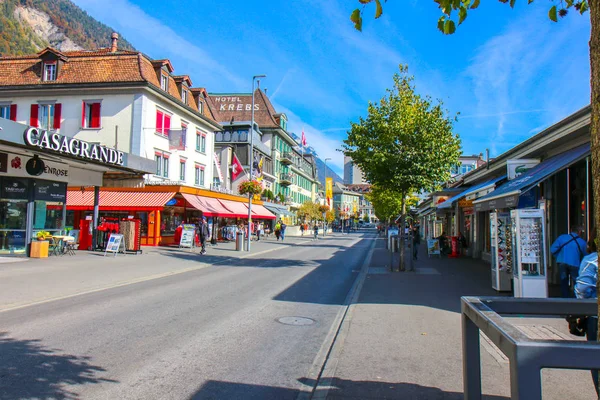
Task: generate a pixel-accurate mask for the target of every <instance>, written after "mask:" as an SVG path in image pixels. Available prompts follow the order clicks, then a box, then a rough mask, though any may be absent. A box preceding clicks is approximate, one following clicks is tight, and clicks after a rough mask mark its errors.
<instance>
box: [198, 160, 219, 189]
mask: <svg viewBox="0 0 600 400" xmlns="http://www.w3.org/2000/svg"><path fill="white" fill-rule="evenodd" d="M217 181H218V178H217ZM194 184H196V185H198V186H204V166H203V165H200V164H196V166H195V169H194ZM217 186H218V185H217Z"/></svg>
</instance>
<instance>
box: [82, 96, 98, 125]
mask: <svg viewBox="0 0 600 400" xmlns="http://www.w3.org/2000/svg"><path fill="white" fill-rule="evenodd" d="M81 127H82V128H96V129H98V128H100V103H99V102H92V101H89V102H88V101H84V102H83V110H82V112H81Z"/></svg>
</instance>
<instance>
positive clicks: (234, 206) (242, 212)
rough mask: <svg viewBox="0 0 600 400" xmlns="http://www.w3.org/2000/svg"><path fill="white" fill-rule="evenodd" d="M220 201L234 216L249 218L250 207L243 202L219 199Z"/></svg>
mask: <svg viewBox="0 0 600 400" xmlns="http://www.w3.org/2000/svg"><path fill="white" fill-rule="evenodd" d="M219 202H220V203H221V204H222V205H223V206H225V208H226V209H228V210H229V211H230V212H231V214H232V215H231V216H232V217H237V218H248V207H246V205H245V204H244V203H242V202H239V201H232V200H223V199H219Z"/></svg>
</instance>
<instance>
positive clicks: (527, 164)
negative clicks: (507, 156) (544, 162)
mask: <svg viewBox="0 0 600 400" xmlns="http://www.w3.org/2000/svg"><path fill="white" fill-rule="evenodd" d="M539 163H540V160H536V159H534V158H524V159H520V160H507V161H506V169H507V177H508V180H509V181H510V180H511V179H515V178H518V177H519V176H521V175H522V174H524V173H525V172H527V171H529V170H530V169H531V168H533V167H535V166H536V165H538V164H539Z"/></svg>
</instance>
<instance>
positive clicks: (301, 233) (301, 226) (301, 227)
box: [300, 224, 304, 236]
mask: <svg viewBox="0 0 600 400" xmlns="http://www.w3.org/2000/svg"><path fill="white" fill-rule="evenodd" d="M300 236H304V224H300Z"/></svg>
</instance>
